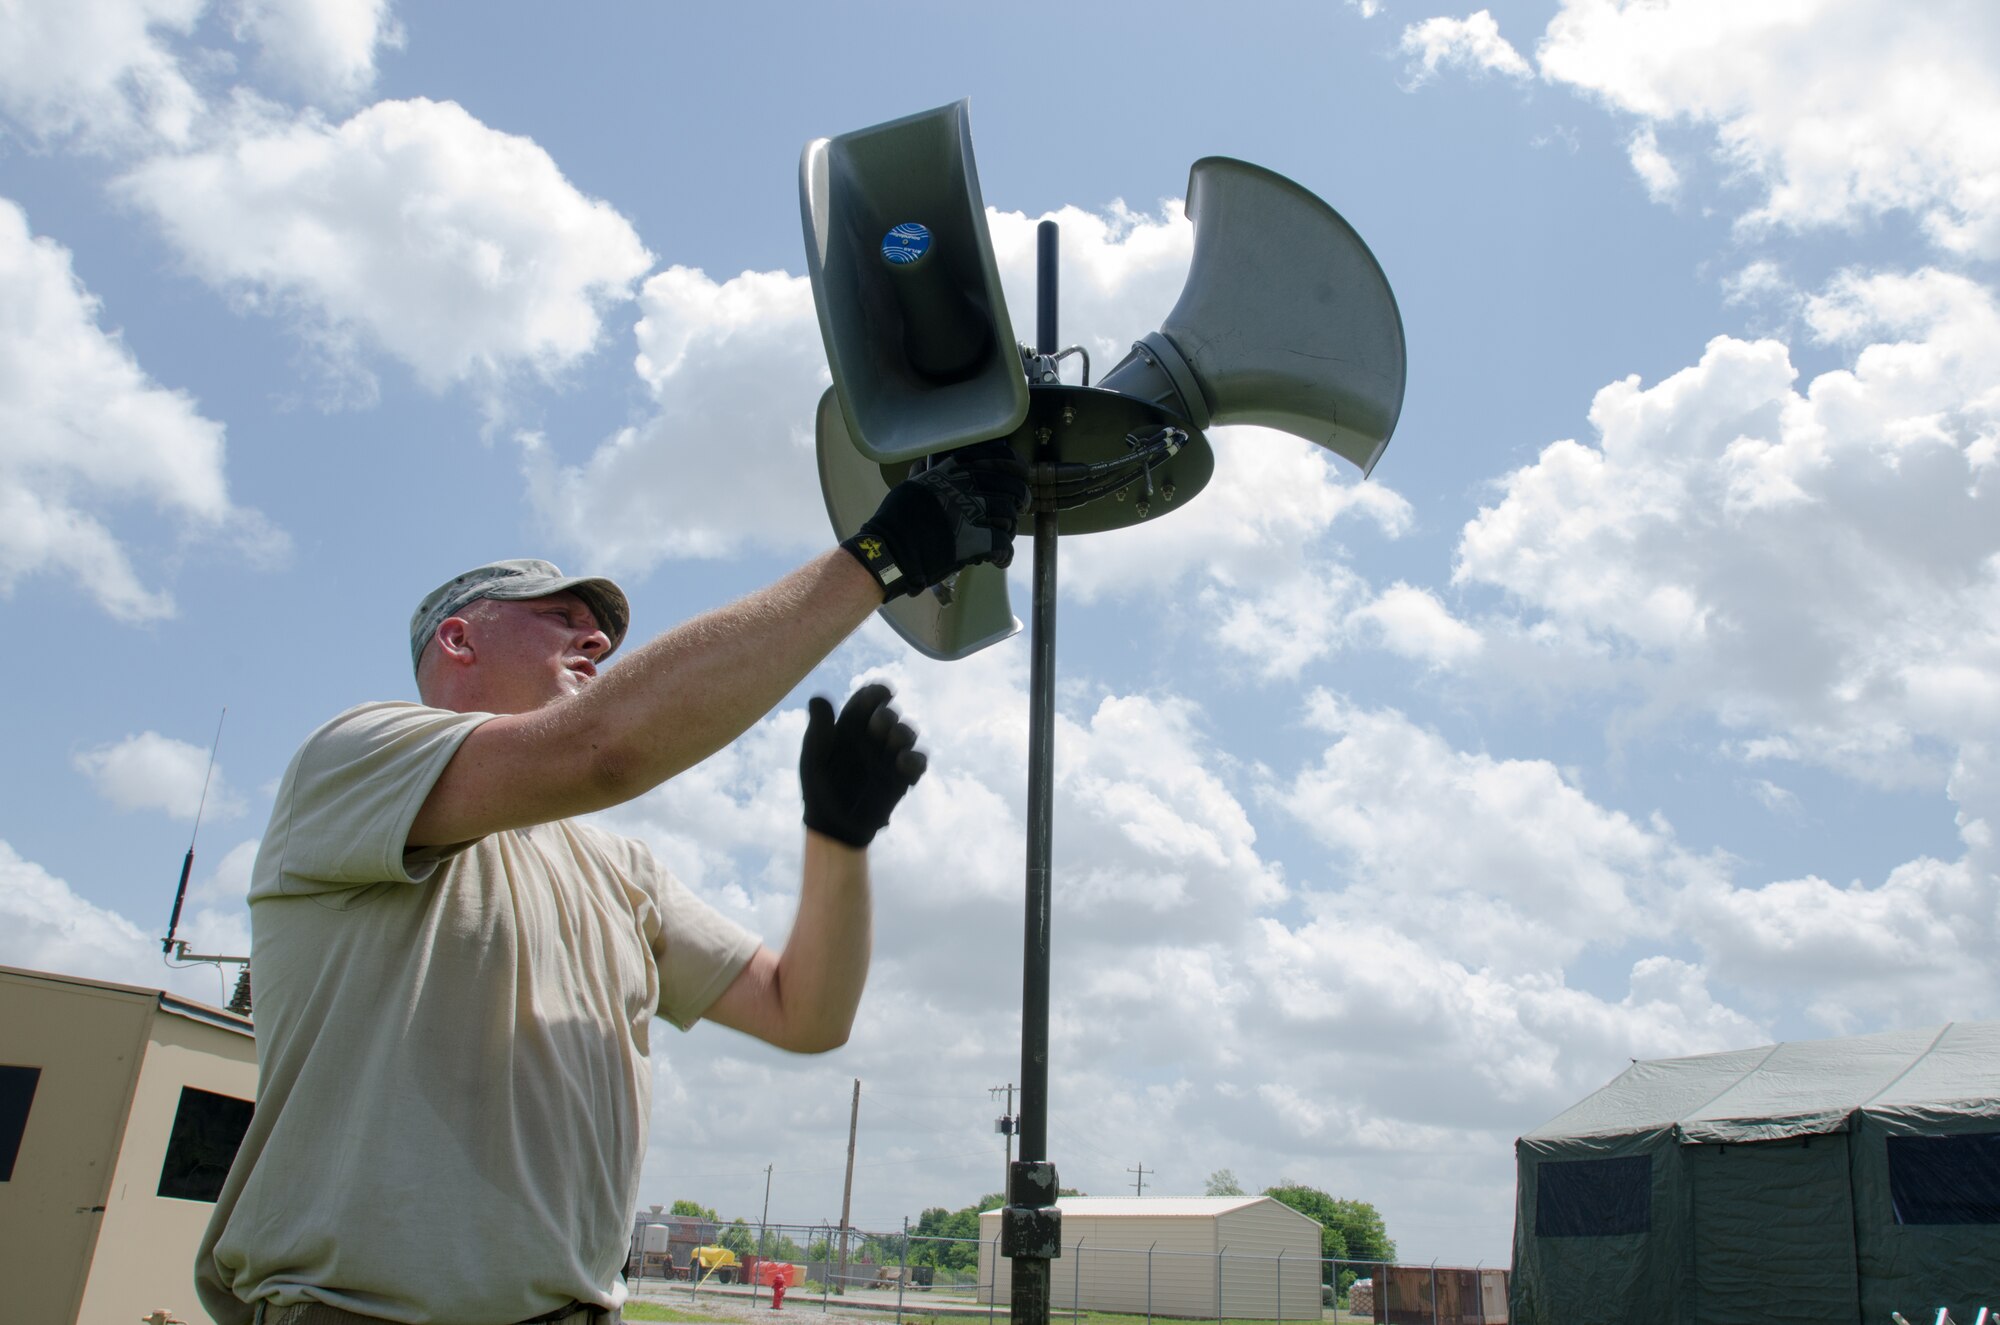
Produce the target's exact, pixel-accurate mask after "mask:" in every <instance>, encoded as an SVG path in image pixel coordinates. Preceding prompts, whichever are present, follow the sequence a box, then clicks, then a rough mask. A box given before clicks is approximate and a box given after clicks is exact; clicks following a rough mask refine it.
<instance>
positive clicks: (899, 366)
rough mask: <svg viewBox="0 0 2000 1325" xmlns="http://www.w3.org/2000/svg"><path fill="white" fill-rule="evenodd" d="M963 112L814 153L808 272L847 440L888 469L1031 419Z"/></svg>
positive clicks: (851, 136)
mask: <svg viewBox="0 0 2000 1325" xmlns="http://www.w3.org/2000/svg"><path fill="white" fill-rule="evenodd" d="M969 105H970V103H969V102H967V101H958V102H955V103H953V104H952V105H949V106H940V107H938V108H937V109H936V110H932V111H925V112H924V113H922V114H920V115H910V116H906V117H904V118H903V119H900V120H891V121H889V122H888V123H887V124H878V125H875V126H873V127H871V128H867V129H858V130H856V131H854V132H853V133H844V134H841V135H839V136H838V137H834V138H820V139H816V140H815V141H813V142H811V143H808V144H807V145H806V150H805V154H804V156H803V158H802V159H801V160H800V162H799V209H800V212H801V217H802V220H803V221H804V223H805V234H806V272H807V274H808V275H809V276H810V277H811V278H812V288H813V304H814V306H815V307H816V308H817V309H818V310H819V327H820V334H821V336H822V337H823V338H824V339H825V341H826V359H827V366H828V367H829V368H830V369H831V370H832V372H833V389H834V393H835V395H836V396H837V397H838V398H839V401H840V408H841V413H842V415H843V416H844V420H845V422H846V425H847V432H848V434H849V435H850V436H851V437H852V438H853V443H854V445H855V446H856V447H857V448H859V449H860V451H861V453H862V454H863V455H866V456H868V457H869V458H870V459H873V460H875V461H877V462H879V463H883V464H892V463H898V462H902V461H908V460H914V459H916V458H917V457H919V456H924V455H929V454H931V453H932V452H935V451H945V450H950V449H952V448H954V447H959V446H967V445H970V444H971V443H973V442H980V441H985V440H986V439H987V438H990V437H1003V436H1006V435H1007V434H1008V433H1011V432H1013V431H1014V430H1015V429H1016V428H1018V427H1019V426H1020V425H1021V422H1022V420H1023V419H1025V418H1026V417H1027V413H1028V384H1027V377H1026V375H1025V374H1024V373H1023V371H1022V367H1021V352H1020V348H1019V346H1018V345H1017V344H1016V343H1015V340H1014V326H1013V323H1012V322H1011V321H1010V320H1009V318H1008V316H1007V301H1006V299H1005V297H1004V296H1003V295H1002V294H1001V290H1000V275H999V271H998V269H997V267H996V266H995V265H994V261H993V241H992V238H991V237H990V236H989V235H988V233H987V230H986V205H985V203H984V202H983V201H982V200H981V198H980V194H979V174H978V170H977V169H976V167H975V166H974V164H973V159H972V128H971V123H970V120H969V117H968V107H969Z"/></svg>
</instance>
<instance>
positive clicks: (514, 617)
mask: <svg viewBox="0 0 2000 1325" xmlns="http://www.w3.org/2000/svg"><path fill="white" fill-rule="evenodd" d="M471 606H472V609H473V610H469V611H467V612H465V613H464V614H463V615H464V618H465V620H466V622H467V625H468V628H469V629H468V636H469V638H470V639H471V641H472V645H473V649H474V651H475V656H476V658H477V663H476V666H477V667H478V668H479V671H480V691H481V695H482V698H483V699H484V700H485V702H486V703H485V706H486V707H487V709H488V711H489V712H494V713H527V712H530V711H532V710H534V709H538V708H540V707H542V706H543V705H544V704H550V703H553V702H554V701H556V700H558V699H564V698H567V697H568V696H570V695H573V694H575V693H576V692H577V691H579V690H581V689H583V688H584V687H585V686H586V685H589V684H590V682H591V680H592V679H593V678H594V677H596V675H597V662H598V660H599V659H600V658H602V657H603V656H604V655H605V654H607V653H609V652H610V651H611V641H610V640H609V639H607V638H606V637H605V634H604V632H603V631H602V630H600V629H599V628H598V625H597V618H596V617H595V616H594V615H592V614H591V611H590V608H589V607H587V606H586V605H585V604H584V601H583V599H581V598H579V597H577V596H576V595H575V594H573V593H567V592H565V593H557V594H550V595H549V596H548V597H546V598H528V599H511V600H510V599H497V598H487V599H482V600H480V601H479V602H478V603H476V604H473V605H471Z"/></svg>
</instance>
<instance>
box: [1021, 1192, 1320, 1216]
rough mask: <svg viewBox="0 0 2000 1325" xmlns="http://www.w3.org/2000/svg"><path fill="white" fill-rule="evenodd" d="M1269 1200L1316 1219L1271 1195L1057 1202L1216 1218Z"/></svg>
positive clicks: (1090, 1212) (1109, 1212) (1102, 1211)
mask: <svg viewBox="0 0 2000 1325" xmlns="http://www.w3.org/2000/svg"><path fill="white" fill-rule="evenodd" d="M1266 1203H1268V1204H1271V1205H1275V1206H1277V1207H1278V1208H1280V1209H1282V1210H1290V1211H1291V1213H1293V1214H1295V1215H1299V1218H1301V1219H1304V1220H1306V1221H1307V1222H1308V1223H1310V1222H1313V1221H1312V1216H1310V1215H1303V1214H1299V1212H1298V1211H1296V1210H1292V1208H1291V1207H1290V1206H1288V1205H1286V1204H1285V1203H1284V1202H1283V1201H1280V1200H1277V1199H1275V1198H1273V1197H1269V1196H1065V1197H1063V1198H1062V1199H1061V1200H1059V1201H1057V1202H1056V1209H1058V1210H1060V1211H1062V1212H1063V1213H1064V1214H1065V1215H1068V1216H1072V1217H1074V1218H1077V1219H1101V1218H1146V1219H1213V1218H1215V1217H1216V1216H1217V1215H1226V1214H1230V1213H1232V1212H1234V1211H1237V1210H1242V1209H1246V1208H1248V1207H1250V1206H1253V1205H1262V1204H1266ZM984 1213H985V1214H988V1215H996V1216H997V1215H998V1214H999V1213H1000V1212H999V1211H998V1210H988V1211H985V1212H984ZM983 1217H984V1215H982V1218H983Z"/></svg>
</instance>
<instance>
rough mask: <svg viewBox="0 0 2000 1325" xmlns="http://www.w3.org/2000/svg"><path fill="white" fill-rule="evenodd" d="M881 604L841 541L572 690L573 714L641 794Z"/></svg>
mask: <svg viewBox="0 0 2000 1325" xmlns="http://www.w3.org/2000/svg"><path fill="white" fill-rule="evenodd" d="M881 605H882V594H881V590H880V588H879V587H878V586H877V585H876V584H875V581H874V578H873V577H872V576H870V575H869V574H868V572H867V571H865V570H863V569H861V567H860V565H859V564H858V563H856V562H855V560H854V558H852V557H850V556H848V555H847V554H846V553H845V552H842V551H840V550H839V549H834V550H832V551H829V552H827V553H825V554H824V555H823V556H820V557H819V558H817V559H815V560H813V561H810V562H808V563H807V564H806V565H804V566H802V567H800V568H799V569H798V570H796V571H793V572H792V573H791V574H790V575H787V576H785V578H783V579H781V580H779V581H778V582H777V583H775V584H773V585H770V586H769V587H767V588H764V589H760V590H758V591H757V592H756V593H753V594H750V595H748V596H747V597H744V598H741V599H738V600H737V601H736V602H734V603H731V604H729V605H728V606H726V607H720V608H717V609H715V610H714V611H712V612H705V613H703V614H702V615H701V616H698V617H695V618H694V619H692V620H690V621H687V622H684V623H682V624H681V625H679V626H676V627H675V628H674V629H672V630H669V631H667V632H666V633H665V634H663V635H660V636H658V637H656V638H655V639H653V640H651V641H649V642H648V643H647V644H645V645H644V646H643V647H641V648H640V649H638V650H637V651H635V652H634V653H633V654H632V655H631V656H630V657H628V658H627V659H626V660H625V661H624V662H622V663H620V664H619V665H618V666H616V667H613V668H611V669H610V670H609V671H607V672H606V673H605V674H604V676H602V677H601V678H599V679H598V681H597V683H596V684H594V685H592V686H591V687H590V688H589V689H587V690H585V691H584V692H583V693H582V694H580V695H578V696H577V697H576V699H575V700H573V701H571V702H572V703H573V704H574V705H575V706H576V708H577V712H576V713H575V714H574V715H573V717H574V719H575V720H576V721H578V722H579V724H580V725H581V726H582V727H583V728H584V730H585V731H587V732H589V733H590V734H591V737H592V739H594V740H598V741H602V742H604V743H605V747H604V748H605V749H607V750H609V751H611V753H610V754H609V755H608V756H606V757H607V758H608V759H609V760H610V761H612V762H613V764H614V765H615V766H619V767H618V768H617V771H618V772H620V773H622V774H623V775H624V776H625V777H626V778H627V779H629V781H630V784H631V785H633V786H635V787H636V788H637V790H635V791H633V792H632V793H631V794H635V795H636V794H638V791H643V790H645V789H647V788H650V787H653V786H656V785H658V784H659V783H661V782H664V781H665V780H666V779H667V778H670V777H672V776H673V775H674V774H676V773H678V772H680V771H682V770H683V769H686V768H689V767H691V766H693V765H694V764H697V763H700V762H701V761H702V760H703V759H706V758H707V757H708V756H709V755H711V754H714V753H715V752H716V751H717V750H720V749H721V748H722V747H723V746H725V745H727V744H729V743H730V742H731V741H733V740H735V739H736V738H737V737H738V736H740V735H742V734H743V733H744V732H745V731H746V730H748V729H749V728H750V726H751V725H752V724H753V723H755V722H756V721H757V720H758V719H760V718H762V717H763V716H764V715H765V714H766V713H769V712H770V711H771V709H772V708H773V707H775V706H776V705H777V703H778V701H780V700H782V699H783V698H784V697H785V696H786V695H787V694H789V693H790V692H791V690H792V688H793V687H794V686H796V685H798V683H799V682H800V681H801V680H803V679H804V678H805V675H806V673H808V672H810V671H811V670H812V669H813V668H814V667H816V666H818V665H819V663H820V661H821V660H822V659H823V658H825V657H826V655H827V654H829V653H831V652H832V651H833V650H834V648H835V647H836V646H838V645H839V644H840V642H841V641H842V640H844V639H846V638H847V637H848V635H850V634H852V633H853V631H854V629H855V628H856V627H857V626H859V625H860V624H861V623H862V622H863V621H864V620H866V619H867V617H868V614H869V613H870V612H872V611H874V610H875V609H876V608H878V607H880V606H881ZM564 716H565V717H566V718H567V717H570V716H572V715H564Z"/></svg>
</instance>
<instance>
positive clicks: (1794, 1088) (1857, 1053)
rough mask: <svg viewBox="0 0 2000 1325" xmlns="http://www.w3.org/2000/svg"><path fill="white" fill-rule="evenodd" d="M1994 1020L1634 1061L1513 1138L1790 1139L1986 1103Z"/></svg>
mask: <svg viewBox="0 0 2000 1325" xmlns="http://www.w3.org/2000/svg"><path fill="white" fill-rule="evenodd" d="M1996 1088H2000V1021H1955V1022H1947V1023H1946V1024H1945V1025H1943V1026H1930V1027H1923V1028H1919V1029H1915V1030H1901V1031H1883V1032H1880V1033H1879V1034H1875V1035H1856V1036H1849V1037H1847V1038H1844V1039H1833V1040H1798V1041H1792V1042H1790V1043H1784V1044H1772V1045H1764V1046H1762V1047H1760V1048H1756V1049H1739V1050H1733V1051H1731V1052H1728V1053H1718V1054H1697V1055H1695V1056H1692V1057H1688V1058H1661V1059H1653V1060H1648V1061H1644V1062H1635V1063H1633V1064H1632V1066H1631V1067H1629V1068H1627V1069H1626V1070H1625V1071H1624V1072H1622V1073H1620V1074H1619V1075H1618V1076H1617V1077H1616V1078H1615V1079H1613V1080H1612V1081H1611V1082H1610V1083H1609V1084H1608V1085H1606V1086H1605V1087H1604V1088H1603V1089H1602V1090H1600V1091H1598V1092H1597V1093H1596V1094H1594V1095H1591V1096H1589V1097H1587V1098H1586V1099H1584V1100H1582V1101H1580V1102H1578V1103H1577V1104H1575V1105H1573V1106H1571V1107H1570V1108H1569V1109H1566V1110H1565V1111H1563V1112H1562V1113H1561V1114H1558V1115H1557V1116H1556V1117H1555V1118H1554V1119H1552V1120H1550V1121H1549V1122H1548V1123H1546V1124H1544V1125H1543V1126H1541V1127H1538V1128H1536V1129H1535V1130H1534V1131H1532V1132H1529V1133H1528V1134H1527V1135H1526V1136H1524V1137H1523V1138H1522V1139H1523V1140H1524V1141H1546V1140H1556V1139H1559V1138H1562V1137H1580V1136H1619V1135H1627V1134H1630V1133H1633V1132H1643V1131H1651V1130H1660V1129H1665V1128H1670V1127H1671V1128H1675V1129H1676V1130H1678V1131H1679V1132H1681V1133H1682V1134H1683V1135H1685V1136H1687V1137H1689V1138H1691V1139H1697V1140H1700V1139H1708V1138H1711V1137H1713V1138H1716V1139H1725V1138H1727V1137H1728V1136H1729V1135H1731V1134H1732V1132H1733V1130H1734V1129H1733V1128H1732V1127H1731V1126H1730V1125H1731V1124H1734V1123H1740V1122H1743V1121H1746V1120H1757V1121H1758V1122H1760V1123H1767V1122H1773V1121H1777V1122H1782V1123H1783V1124H1784V1126H1785V1130H1786V1131H1787V1132H1788V1133H1789V1134H1792V1135H1807V1134H1813V1133H1819V1132H1838V1131H1845V1130H1846V1128H1847V1121H1848V1119H1849V1118H1850V1117H1852V1116H1853V1114H1854V1113H1855V1112H1856V1111H1857V1110H1862V1109H1870V1110H1879V1111H1895V1110H1900V1109H1910V1108H1919V1107H1926V1106H1935V1105H1940V1104H1964V1103H1972V1102H1984V1103H1986V1104H1988V1105H1991V1106H1992V1107H1993V1110H1994V1111H2000V1102H1995V1099H1994V1097H1995V1095H1996V1093H1997V1089H1996Z"/></svg>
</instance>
